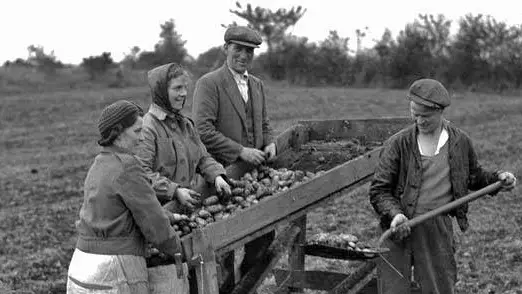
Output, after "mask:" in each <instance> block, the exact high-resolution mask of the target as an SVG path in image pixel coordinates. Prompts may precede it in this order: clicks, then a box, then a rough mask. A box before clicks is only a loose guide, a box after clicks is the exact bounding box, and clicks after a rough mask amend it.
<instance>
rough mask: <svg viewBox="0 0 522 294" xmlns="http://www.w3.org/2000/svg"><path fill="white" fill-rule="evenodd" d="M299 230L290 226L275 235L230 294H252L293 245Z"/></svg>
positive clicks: (294, 226) (295, 226)
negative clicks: (266, 248)
mask: <svg viewBox="0 0 522 294" xmlns="http://www.w3.org/2000/svg"><path fill="white" fill-rule="evenodd" d="M300 231H301V229H300V227H299V226H297V225H292V226H289V227H287V228H286V229H285V230H283V231H282V232H281V233H280V234H278V235H277V237H276V239H275V240H274V242H272V244H270V247H268V250H267V251H266V253H265V254H264V255H263V256H262V257H261V258H260V259H259V260H258V261H257V263H256V265H255V266H254V267H252V268H251V269H250V270H249V271H248V272H247V273H246V274H245V276H244V277H243V278H242V279H241V281H240V282H239V284H238V285H237V286H236V287H235V288H234V291H232V294H243V293H253V292H255V290H256V289H257V288H258V287H259V285H260V284H261V283H262V282H263V280H264V279H265V278H266V276H267V275H268V274H269V273H270V271H271V270H272V268H273V267H274V265H275V264H276V263H277V262H278V261H279V259H280V258H281V256H282V255H283V253H284V252H285V251H286V249H287V248H288V247H289V246H291V245H292V243H294V239H295V238H296V236H297V235H298V234H299V233H300Z"/></svg>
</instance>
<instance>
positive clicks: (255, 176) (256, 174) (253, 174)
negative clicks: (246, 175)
mask: <svg viewBox="0 0 522 294" xmlns="http://www.w3.org/2000/svg"><path fill="white" fill-rule="evenodd" d="M250 174H251V175H252V179H253V180H254V181H257V179H258V178H257V177H258V176H259V172H258V171H257V169H254V170H252V171H251V172H250Z"/></svg>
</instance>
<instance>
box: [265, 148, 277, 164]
mask: <svg viewBox="0 0 522 294" xmlns="http://www.w3.org/2000/svg"><path fill="white" fill-rule="evenodd" d="M263 151H265V156H266V160H267V161H268V162H271V161H272V160H274V158H275V157H276V145H275V143H270V144H268V145H266V146H265V149H264V150H263Z"/></svg>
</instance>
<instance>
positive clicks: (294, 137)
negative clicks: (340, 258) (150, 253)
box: [182, 118, 411, 294]
mask: <svg viewBox="0 0 522 294" xmlns="http://www.w3.org/2000/svg"><path fill="white" fill-rule="evenodd" d="M410 123H411V120H410V119H409V118H372V119H355V120H350V119H344V120H307V121H300V122H299V123H298V124H297V125H294V126H292V127H290V128H289V129H287V130H285V131H284V132H283V133H281V134H280V135H279V136H278V137H277V146H278V153H279V154H278V158H277V162H276V164H278V165H282V166H284V165H285V164H286V162H285V160H287V158H288V156H287V155H289V154H291V153H292V152H296V150H298V149H299V147H300V146H301V145H302V144H304V143H306V142H309V141H312V140H340V139H349V138H357V139H358V140H359V141H360V142H361V143H363V144H364V143H366V142H370V141H380V142H382V141H384V140H386V139H387V138H389V137H390V136H392V135H393V134H394V133H396V132H398V131H399V130H400V129H402V128H404V127H405V126H407V125H408V124H410ZM380 151H381V148H380V147H379V148H377V149H374V150H372V151H370V152H367V153H365V154H364V155H362V156H359V157H357V158H355V159H353V160H350V161H348V162H345V163H344V164H341V165H339V166H336V167H334V168H332V169H330V170H328V171H326V172H325V173H324V174H323V175H321V176H318V177H316V178H314V179H312V180H310V181H308V182H306V183H303V184H301V185H299V186H297V187H295V188H292V189H289V190H287V191H285V192H283V193H280V194H278V195H277V196H276V197H269V198H268V199H267V200H266V201H261V202H259V203H258V204H257V205H254V206H251V207H249V208H248V209H246V210H244V211H241V212H239V213H238V214H236V215H235V216H234V217H232V218H228V219H225V220H222V221H219V222H216V223H212V224H210V225H208V226H206V227H204V228H203V229H201V230H200V232H198V233H191V234H189V235H186V236H184V237H183V238H182V242H183V245H184V247H185V248H186V251H187V253H188V254H189V256H195V255H198V254H199V255H202V254H203V251H205V250H206V251H209V250H211V251H215V252H214V253H215V254H217V255H220V254H222V253H225V252H228V251H230V250H234V249H237V248H240V247H241V246H243V245H244V244H245V243H247V242H249V241H251V240H252V239H255V238H256V237H258V236H260V235H262V234H264V233H266V232H269V231H272V230H274V229H276V228H277V227H278V226H281V225H283V224H292V226H295V227H298V228H299V233H298V234H297V237H296V238H295V242H293V244H291V246H290V247H291V248H290V252H289V265H290V268H291V270H292V271H294V272H304V259H305V252H304V249H303V247H302V246H301V245H303V243H304V242H305V240H306V236H305V232H306V213H307V212H308V211H310V210H311V209H314V208H316V207H318V206H319V205H321V204H323V203H324V202H325V201H327V200H329V199H332V198H334V197H336V196H338V195H342V194H344V192H346V191H347V190H349V189H353V188H354V187H357V186H359V185H361V184H362V183H364V182H366V181H367V180H369V179H370V177H371V176H372V175H373V170H374V168H375V165H376V164H377V161H378V157H379V153H380ZM249 168H250V167H249V166H247V165H243V166H240V165H235V166H231V167H229V168H227V172H228V174H229V176H232V177H238V176H239V175H242V174H243V173H244V172H246V171H247V170H248V169H249ZM198 231H199V230H198ZM201 236H204V238H202V237H201ZM196 240H197V242H203V241H204V242H205V245H201V244H197V242H194V241H196ZM195 244H196V245H195ZM202 246H203V247H202ZM214 253H212V254H210V255H209V254H208V253H206V254H204V256H205V257H206V259H207V261H208V262H210V261H211V260H212V259H213V258H214V257H213V254H214ZM211 266H215V264H212V265H211ZM207 270H209V271H210V272H209V274H208V275H205V276H214V275H215V273H214V272H213V271H212V270H210V269H207ZM263 272H264V271H263ZM279 274H281V272H279ZM303 275H304V277H306V276H310V275H309V274H308V273H304V274H303ZM336 277H337V278H339V277H340V276H336ZM302 278H303V276H298V277H293V278H292V279H291V283H289V284H288V285H289V286H296V285H297V286H302V285H307V283H306V280H307V279H305V282H303V283H301V282H299V283H297V282H295V281H297V280H299V279H302ZM296 279H297V280H296ZM295 283H297V284H295ZM208 284H209V285H210V284H212V285H215V283H208ZM205 288H206V289H205V292H204V293H206V294H207V293H209V294H215V293H217V292H216V290H215V287H205ZM290 290H297V289H290Z"/></svg>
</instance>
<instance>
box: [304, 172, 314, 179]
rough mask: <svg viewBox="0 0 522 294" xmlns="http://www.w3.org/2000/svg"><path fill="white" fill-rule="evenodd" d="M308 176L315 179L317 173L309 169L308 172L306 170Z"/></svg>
mask: <svg viewBox="0 0 522 294" xmlns="http://www.w3.org/2000/svg"><path fill="white" fill-rule="evenodd" d="M306 176H307V177H308V178H310V179H313V178H314V177H315V174H314V173H313V172H309V171H307V172H306Z"/></svg>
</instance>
